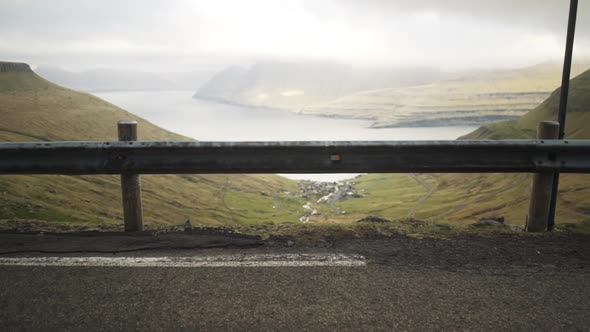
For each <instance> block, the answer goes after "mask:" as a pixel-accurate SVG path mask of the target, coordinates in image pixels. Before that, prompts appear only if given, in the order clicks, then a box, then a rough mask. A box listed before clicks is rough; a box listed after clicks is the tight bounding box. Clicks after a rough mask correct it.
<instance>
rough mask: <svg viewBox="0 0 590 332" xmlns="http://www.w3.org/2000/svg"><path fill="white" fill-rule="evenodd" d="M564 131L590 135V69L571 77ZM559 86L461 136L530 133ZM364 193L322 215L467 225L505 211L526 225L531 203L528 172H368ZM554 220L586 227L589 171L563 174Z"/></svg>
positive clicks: (360, 182) (549, 112)
mask: <svg viewBox="0 0 590 332" xmlns="http://www.w3.org/2000/svg"><path fill="white" fill-rule="evenodd" d="M570 89H571V91H570V99H569V105H570V106H569V110H568V118H567V119H568V120H567V126H566V129H567V130H566V135H567V136H566V137H567V138H570V139H589V138H590V71H586V72H584V73H583V74H581V75H579V76H578V77H576V78H574V79H573V80H572V81H571V86H570ZM558 104H559V90H556V91H555V92H553V93H552V94H551V97H550V98H548V99H547V100H546V101H544V102H543V103H542V104H541V105H539V106H538V107H536V108H534V109H533V110H531V111H529V112H528V113H526V114H525V115H524V116H522V117H521V118H520V119H518V120H515V121H504V122H497V123H493V124H491V125H487V126H484V127H481V128H479V129H478V130H476V131H474V132H473V133H471V134H469V135H467V136H465V138H470V139H508V138H532V137H534V136H535V132H536V127H537V123H538V122H540V121H543V120H555V119H556V117H557V110H558ZM355 181H356V182H357V187H358V188H360V189H364V191H365V193H366V194H365V197H362V198H359V199H353V200H347V201H343V202H341V203H337V206H338V207H339V208H340V209H342V210H346V211H349V212H350V213H349V214H348V215H345V216H342V215H335V216H323V217H322V218H316V219H317V220H318V221H321V220H335V221H352V220H355V219H356V218H358V217H360V216H363V215H367V214H371V215H378V216H383V217H386V218H391V219H396V218H400V217H404V216H408V217H416V218H420V219H427V220H432V221H435V222H445V223H450V224H454V225H467V224H471V223H473V222H475V221H477V220H478V219H480V218H485V217H494V216H504V217H505V218H506V220H507V222H508V223H511V224H515V225H524V222H525V220H526V214H527V209H528V204H529V190H530V183H531V175H530V174H419V175H412V174H371V175H367V176H362V177H360V178H358V179H356V180H355ZM557 223H558V224H561V225H563V224H577V225H578V227H579V226H580V225H581V227H584V228H586V229H589V230H590V175H577V174H576V175H573V174H564V175H562V176H561V185H560V196H559V201H558V210H557Z"/></svg>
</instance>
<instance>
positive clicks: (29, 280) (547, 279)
mask: <svg viewBox="0 0 590 332" xmlns="http://www.w3.org/2000/svg"><path fill="white" fill-rule="evenodd" d="M588 239H589V238H588V237H574V238H557V239H542V238H540V239H539V238H530V239H529V238H525V239H524V240H523V239H521V238H516V239H514V238H499V239H498V238H495V239H494V238H491V239H490V238H484V239H481V238H475V239H472V238H468V239H459V240H458V241H459V242H460V244H457V242H456V241H454V240H451V241H449V240H415V239H408V238H405V237H400V238H394V239H386V240H385V239H371V240H366V241H365V240H355V241H343V242H334V243H331V244H330V245H328V246H323V247H320V246H312V245H306V246H303V245H299V244H296V245H295V246H294V247H286V246H279V245H276V244H274V245H264V246H257V247H253V248H250V247H248V248H234V249H188V250H169V249H152V250H148V251H137V252H131V253H117V254H105V253H100V254H96V253H92V252H84V253H75V254H74V253H70V254H47V253H42V252H38V253H33V252H23V253H20V254H18V253H11V254H9V255H2V257H43V256H54V257H55V256H60V257H64V256H68V257H71V256H74V257H88V256H93V257H94V256H97V255H99V256H101V257H126V256H129V257H134V258H138V257H195V256H198V257H205V256H210V255H214V256H225V255H243V256H244V255H245V256H249V255H254V254H275V253H279V254H280V253H296V252H305V253H322V254H325V253H333V252H344V253H347V254H350V253H353V252H356V253H359V254H362V255H364V257H366V261H367V264H366V265H362V266H345V267H332V266H282V267H253V266H250V267H145V266H144V267H105V266H95V267H93V266H75V267H72V266H69V267H64V266H12V265H4V266H0V308H2V310H0V330H3V331H12V330H37V331H40V330H42V331H48V330H77V331H80V330H85V331H89V330H90V331H92V330H110V331H113V330H213V331H219V330H237V331H244V330H246V331H248V330H256V331H259V330H273V331H277V330H281V331H284V330H324V331H333V330H338V331H341V330H355V331H358V330H388V331H391V330H498V331H499V330H502V331H505V330H526V331H532V330H534V331H540V330H568V331H571V330H588V329H590V315H588V309H589V308H590V283H589V281H590V273H589V271H590V270H589V269H588V267H589V265H588V260H589V257H588V252H589V248H588V243H589V242H588ZM22 242H25V245H24V246H26V245H27V244H26V239H25V240H23V241H21V243H22ZM5 243H6V242H5ZM322 243H324V242H322ZM511 246H517V247H519V248H520V250H521V252H524V253H522V254H521V253H519V254H518V255H515V256H510V255H507V254H506V253H507V250H514V248H512V247H511ZM440 248H443V249H440ZM445 248H446V249H445ZM460 250H463V251H464V253H465V255H461V254H460ZM541 250H543V251H545V252H547V253H548V254H547V255H542V253H541ZM498 253H500V254H498ZM531 254H536V256H535V255H533V256H532V257H530V258H529V256H530V255H531ZM483 257H487V258H486V259H483Z"/></svg>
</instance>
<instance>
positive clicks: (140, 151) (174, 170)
mask: <svg viewBox="0 0 590 332" xmlns="http://www.w3.org/2000/svg"><path fill="white" fill-rule="evenodd" d="M545 171H551V172H560V173H590V140H504V141H482V140H477V141H474V140H459V141H349V142H347V141H342V142H340V141H335V142H195V141H134V142H132V141H125V142H28V143H0V174H70V175H75V174H125V173H135V174H179V173H208V174H210V173H406V172H416V173H474V172H475V173H500V172H503V173H512V172H528V173H536V172H545Z"/></svg>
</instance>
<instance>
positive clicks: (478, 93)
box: [301, 63, 590, 127]
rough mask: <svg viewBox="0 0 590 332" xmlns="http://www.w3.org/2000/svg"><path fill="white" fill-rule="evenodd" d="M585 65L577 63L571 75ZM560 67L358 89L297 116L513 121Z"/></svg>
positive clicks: (377, 123) (546, 90)
mask: <svg viewBox="0 0 590 332" xmlns="http://www.w3.org/2000/svg"><path fill="white" fill-rule="evenodd" d="M589 67H590V64H578V65H576V66H574V68H573V73H574V75H577V74H579V73H581V72H582V71H583V70H585V69H588V68H589ZM560 69H561V67H560V66H559V65H557V64H549V63H546V64H541V65H536V66H532V67H528V68H522V69H514V70H504V71H494V72H490V73H485V72H484V73H476V74H472V75H470V76H466V77H462V78H457V79H451V80H443V81H439V82H434V83H430V84H426V85H419V86H412V87H403V88H395V89H391V88H389V89H378V90H374V91H363V92H359V93H356V94H352V95H348V96H345V97H342V98H339V99H336V100H333V101H330V102H328V103H323V104H318V105H313V106H310V107H306V108H304V109H302V110H301V113H306V114H312V115H322V116H333V117H347V118H364V119H370V120H373V121H374V124H373V127H414V126H438V125H443V126H448V125H474V124H475V125H480V124H482V123H486V122H491V121H497V120H503V119H512V118H518V117H519V116H521V115H523V114H524V113H525V112H526V111H528V110H530V109H532V108H534V107H536V106H537V105H538V104H539V103H541V102H542V101H543V100H545V99H546V98H547V97H549V94H550V91H552V90H553V89H555V88H556V87H557V86H559V80H560V77H561V75H560V74H561V70H560Z"/></svg>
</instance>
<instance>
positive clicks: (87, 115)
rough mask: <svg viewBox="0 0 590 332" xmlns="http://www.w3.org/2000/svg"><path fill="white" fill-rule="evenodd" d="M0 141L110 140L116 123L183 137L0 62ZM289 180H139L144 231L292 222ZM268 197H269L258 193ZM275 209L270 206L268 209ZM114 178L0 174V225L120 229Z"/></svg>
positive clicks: (156, 136) (294, 205) (153, 134)
mask: <svg viewBox="0 0 590 332" xmlns="http://www.w3.org/2000/svg"><path fill="white" fill-rule="evenodd" d="M0 118H1V119H2V121H1V122H0V141H37V140H41V141H55V140H116V137H117V134H116V123H117V121H118V120H122V119H129V120H136V121H138V122H139V138H140V139H142V140H187V139H188V138H186V137H182V136H180V135H177V134H174V133H172V132H169V131H166V130H163V129H161V128H159V127H157V126H155V125H153V124H151V123H149V122H148V121H145V120H143V119H141V118H139V117H137V116H135V115H133V114H130V113H128V112H126V111H124V110H122V109H120V108H118V107H116V106H114V105H112V104H109V103H107V102H105V101H103V100H101V99H99V98H96V97H94V96H92V95H90V94H86V93H80V92H76V91H73V90H69V89H65V88H62V87H60V86H58V85H55V84H53V83H50V82H48V81H46V80H44V79H43V78H41V77H39V76H38V75H37V74H35V73H34V72H33V71H31V70H30V68H29V66H28V65H26V64H17V63H6V62H0ZM296 190H297V189H296V185H295V183H294V182H292V181H289V180H287V179H284V178H281V177H278V176H270V175H269V176H254V175H240V176H225V175H207V176H199V175H182V176H178V175H166V176H144V177H143V197H144V205H145V207H144V209H145V212H144V213H145V220H146V221H147V223H148V227H152V226H155V225H163V224H180V223H182V222H184V220H186V218H191V219H192V220H193V222H194V223H196V224H216V225H224V224H237V223H254V222H282V221H296V220H297V219H298V217H299V210H300V209H301V204H300V202H299V201H298V200H297V199H295V198H293V197H292V196H290V195H286V194H284V192H285V191H291V192H295V191H296ZM261 191H265V192H267V193H269V195H268V196H266V195H261V194H260V192H261ZM273 207H274V208H273ZM121 215H122V214H121V196H120V184H119V179H118V177H117V176H75V177H72V176H0V226H2V225H4V227H8V226H7V225H11V224H13V223H14V222H15V221H18V222H21V223H24V222H25V221H35V222H41V223H43V222H70V225H79V224H93V225H103V226H105V227H120V225H121Z"/></svg>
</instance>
